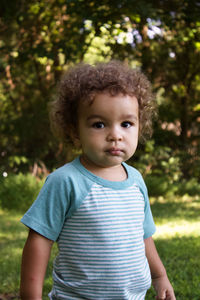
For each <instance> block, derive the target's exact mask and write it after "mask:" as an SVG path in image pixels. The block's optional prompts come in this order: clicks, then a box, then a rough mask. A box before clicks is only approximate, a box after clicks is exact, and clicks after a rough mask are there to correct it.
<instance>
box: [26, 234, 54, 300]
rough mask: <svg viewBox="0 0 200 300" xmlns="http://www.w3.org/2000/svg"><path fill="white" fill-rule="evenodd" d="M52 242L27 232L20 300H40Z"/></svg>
mask: <svg viewBox="0 0 200 300" xmlns="http://www.w3.org/2000/svg"><path fill="white" fill-rule="evenodd" d="M52 245H53V241H51V240H48V239H47V238H45V237H43V236H42V235H40V234H38V233H36V232H35V231H33V230H30V231H29V235H28V238H27V241H26V243H25V246H24V250H23V255H22V265H21V284H20V296H21V299H22V300H27V299H29V300H42V289H43V281H44V277H45V273H46V268H47V264H48V261H49V257H50V253H51V247H52Z"/></svg>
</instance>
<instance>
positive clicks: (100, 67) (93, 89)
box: [50, 60, 155, 143]
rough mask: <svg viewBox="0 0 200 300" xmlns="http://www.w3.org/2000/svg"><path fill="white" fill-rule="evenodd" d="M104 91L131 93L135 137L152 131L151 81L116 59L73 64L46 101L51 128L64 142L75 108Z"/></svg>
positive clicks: (72, 124)
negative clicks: (136, 111)
mask: <svg viewBox="0 0 200 300" xmlns="http://www.w3.org/2000/svg"><path fill="white" fill-rule="evenodd" d="M102 92H107V93H109V94H110V95H111V96H115V95H117V94H123V95H129V96H135V97H136V98H137V100H138V104H139V138H140V140H145V138H146V137H147V136H150V135H151V133H152V116H153V115H154V112H155V102H154V97H153V94H152V89H151V84H150V82H149V81H148V79H147V77H146V76H145V75H144V74H143V73H142V72H141V71H139V70H137V69H132V68H130V67H129V66H127V65H125V64H123V63H122V62H120V61H116V60H115V61H113V60H112V61H110V62H108V63H97V64H96V65H95V66H92V65H89V64H83V63H81V64H77V65H76V66H74V67H72V68H70V69H69V70H68V71H67V72H66V73H65V74H64V76H63V78H62V80H61V81H60V84H59V88H58V96H57V99H56V100H55V101H53V102H51V103H50V120H51V125H52V129H53V131H54V132H55V133H56V134H57V135H58V136H59V137H61V138H62V140H63V141H65V142H67V143H73V139H72V137H71V134H70V133H71V132H72V131H73V132H76V130H77V123H78V121H77V110H78V105H79V103H80V101H88V103H91V102H92V101H93V100H94V98H95V95H96V94H97V93H102Z"/></svg>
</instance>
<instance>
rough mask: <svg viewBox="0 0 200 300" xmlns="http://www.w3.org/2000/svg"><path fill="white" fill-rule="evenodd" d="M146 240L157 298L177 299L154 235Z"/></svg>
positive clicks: (147, 254) (165, 299) (164, 299)
mask: <svg viewBox="0 0 200 300" xmlns="http://www.w3.org/2000/svg"><path fill="white" fill-rule="evenodd" d="M144 242H145V249H146V257H147V260H148V262H149V267H150V270H151V277H152V283H153V286H154V289H155V290H156V294H157V297H156V299H157V300H160V299H163V300H175V299H176V297H175V295H174V290H173V287H172V286H171V284H170V282H169V279H168V277H167V273H166V270H165V267H164V266H163V264H162V262H161V259H160V257H159V255H158V252H157V250H156V246H155V244H154V241H153V239H152V237H149V238H147V239H145V240H144Z"/></svg>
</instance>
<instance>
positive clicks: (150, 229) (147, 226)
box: [129, 167, 156, 239]
mask: <svg viewBox="0 0 200 300" xmlns="http://www.w3.org/2000/svg"><path fill="white" fill-rule="evenodd" d="M129 168H131V172H132V176H133V178H134V181H135V182H136V183H137V184H138V186H139V188H140V191H141V192H142V194H143V197H144V202H145V207H144V222H143V230H144V239H147V238H148V237H150V236H152V235H153V234H154V233H155V231H156V226H155V223H154V220H153V216H152V212H151V207H150V202H149V197H148V191H147V187H146V184H145V182H144V179H143V177H142V175H141V174H140V172H139V171H138V170H136V169H135V168H133V167H129Z"/></svg>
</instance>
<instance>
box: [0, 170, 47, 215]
mask: <svg viewBox="0 0 200 300" xmlns="http://www.w3.org/2000/svg"><path fill="white" fill-rule="evenodd" d="M42 184H43V180H38V179H37V178H36V177H34V176H32V175H31V174H25V175H24V174H22V173H19V174H18V175H14V174H13V175H9V176H8V177H6V178H2V179H1V186H0V199H1V200H0V201H1V202H0V206H1V207H2V208H3V209H9V210H15V211H18V212H25V211H26V210H27V209H28V208H29V207H30V205H31V204H32V203H33V201H34V200H35V199H36V196H37V195H38V193H39V191H40V189H41V187H42Z"/></svg>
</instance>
